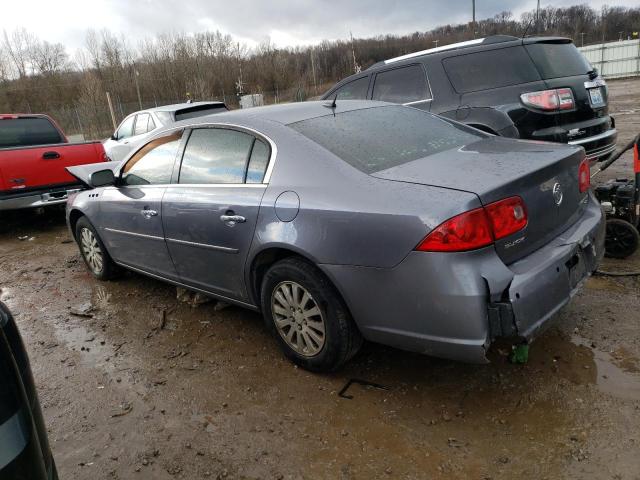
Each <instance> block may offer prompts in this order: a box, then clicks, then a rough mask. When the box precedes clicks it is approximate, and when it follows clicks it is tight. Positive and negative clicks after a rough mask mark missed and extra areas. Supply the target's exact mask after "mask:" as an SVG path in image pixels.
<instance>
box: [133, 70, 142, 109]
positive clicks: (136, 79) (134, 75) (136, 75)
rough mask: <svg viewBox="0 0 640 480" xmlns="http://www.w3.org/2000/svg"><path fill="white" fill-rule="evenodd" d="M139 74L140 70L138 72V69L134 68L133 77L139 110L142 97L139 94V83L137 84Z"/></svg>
mask: <svg viewBox="0 0 640 480" xmlns="http://www.w3.org/2000/svg"><path fill="white" fill-rule="evenodd" d="M139 76H140V72H138V70H134V71H133V78H134V80H135V81H136V92H137V93H138V105H139V106H140V110H142V97H141V96H140V85H139V84H138V77H139Z"/></svg>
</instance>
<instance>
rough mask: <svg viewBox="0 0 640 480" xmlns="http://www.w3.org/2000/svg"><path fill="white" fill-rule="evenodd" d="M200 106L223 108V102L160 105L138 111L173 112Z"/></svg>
mask: <svg viewBox="0 0 640 480" xmlns="http://www.w3.org/2000/svg"><path fill="white" fill-rule="evenodd" d="M200 105H211V106H224V102H219V101H211V102H191V103H187V102H185V103H173V104H171V105H161V106H159V107H153V108H147V109H145V110H140V111H141V112H142V111H144V112H175V111H177V110H182V109H183V108H190V107H198V106H200ZM136 113H137V112H136Z"/></svg>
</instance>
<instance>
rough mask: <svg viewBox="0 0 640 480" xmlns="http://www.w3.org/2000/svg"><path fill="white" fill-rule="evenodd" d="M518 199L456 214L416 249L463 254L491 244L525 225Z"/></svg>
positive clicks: (521, 206)
mask: <svg viewBox="0 0 640 480" xmlns="http://www.w3.org/2000/svg"><path fill="white" fill-rule="evenodd" d="M527 221H528V219H527V209H526V208H525V205H524V202H523V201H522V199H521V198H520V197H509V198H505V199H504V200H499V201H497V202H493V203H490V204H489V205H487V206H486V207H484V208H476V209H474V210H470V211H468V212H464V213H461V214H460V215H456V216H455V217H453V218H450V219H449V220H447V221H445V222H444V223H441V224H440V225H439V226H437V227H436V228H434V229H433V230H432V231H431V232H430V233H429V235H427V236H426V237H425V239H424V240H422V242H420V244H419V245H418V246H417V247H416V250H419V251H421V252H463V251H466V250H475V249H477V248H482V247H486V246H487V245H491V244H492V243H493V242H494V241H495V240H499V239H501V238H504V237H507V236H509V235H512V234H514V233H516V232H518V231H520V230H522V229H523V228H524V227H526V226H527Z"/></svg>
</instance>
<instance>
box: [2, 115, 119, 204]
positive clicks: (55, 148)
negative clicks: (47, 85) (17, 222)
mask: <svg viewBox="0 0 640 480" xmlns="http://www.w3.org/2000/svg"><path fill="white" fill-rule="evenodd" d="M105 161H107V156H106V154H105V152H104V148H103V146H102V143H100V142H84V143H69V142H68V140H67V137H66V136H65V135H64V133H62V130H61V129H60V127H58V125H57V124H56V123H55V122H54V121H53V120H52V119H51V118H50V117H48V116H47V115H31V114H28V115H27V114H0V211H2V210H15V209H20V208H37V207H45V206H49V205H55V204H60V203H65V202H66V201H67V197H68V195H69V194H70V193H74V192H76V191H78V190H80V189H81V188H82V187H81V184H80V183H78V180H77V179H76V178H74V177H73V176H71V175H70V174H69V172H67V171H66V169H65V167H72V166H75V165H85V164H88V163H98V162H105Z"/></svg>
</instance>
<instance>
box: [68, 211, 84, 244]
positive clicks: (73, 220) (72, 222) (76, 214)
mask: <svg viewBox="0 0 640 480" xmlns="http://www.w3.org/2000/svg"><path fill="white" fill-rule="evenodd" d="M82 216H83V214H82V212H81V211H80V210H71V213H70V214H69V226H70V227H71V234H72V235H73V238H76V224H77V223H78V220H80V217H82Z"/></svg>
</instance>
